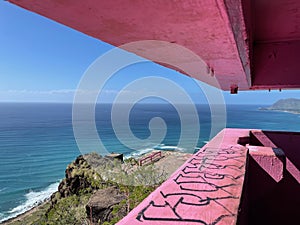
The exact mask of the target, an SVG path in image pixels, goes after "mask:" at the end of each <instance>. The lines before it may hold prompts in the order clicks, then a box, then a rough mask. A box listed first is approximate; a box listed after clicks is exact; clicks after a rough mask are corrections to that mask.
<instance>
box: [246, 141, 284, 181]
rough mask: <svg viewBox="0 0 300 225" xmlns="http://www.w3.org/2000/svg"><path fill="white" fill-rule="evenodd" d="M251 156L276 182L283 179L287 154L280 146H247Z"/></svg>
mask: <svg viewBox="0 0 300 225" xmlns="http://www.w3.org/2000/svg"><path fill="white" fill-rule="evenodd" d="M247 147H248V149H249V154H250V156H251V157H252V158H253V159H254V161H255V162H256V163H257V164H258V165H259V166H260V167H261V168H262V169H263V170H264V171H266V173H268V174H269V175H270V176H271V177H272V178H273V179H274V180H275V181H276V182H279V181H280V180H282V179H283V174H284V170H285V155H284V152H283V151H282V150H281V149H279V148H275V149H274V148H272V147H263V146H247Z"/></svg>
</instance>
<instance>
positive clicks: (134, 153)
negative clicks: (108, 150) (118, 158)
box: [124, 148, 154, 159]
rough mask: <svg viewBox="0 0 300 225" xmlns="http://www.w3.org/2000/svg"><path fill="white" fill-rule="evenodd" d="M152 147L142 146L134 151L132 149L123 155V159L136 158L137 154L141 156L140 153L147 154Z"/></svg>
mask: <svg viewBox="0 0 300 225" xmlns="http://www.w3.org/2000/svg"><path fill="white" fill-rule="evenodd" d="M153 150H154V149H153V148H143V149H139V150H136V151H133V152H131V153H129V154H126V155H125V157H124V158H125V159H128V158H137V157H139V156H142V155H145V154H147V153H148V152H151V151H153Z"/></svg>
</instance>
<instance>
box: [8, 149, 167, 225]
mask: <svg viewBox="0 0 300 225" xmlns="http://www.w3.org/2000/svg"><path fill="white" fill-rule="evenodd" d="M166 178H167V177H166V173H165V172H164V171H161V170H157V169H156V168H155V167H154V165H153V164H150V165H146V166H142V167H140V166H138V165H137V162H136V161H135V160H134V159H129V160H126V161H125V162H124V163H121V162H120V161H118V160H111V159H108V158H105V157H101V156H100V155H98V154H96V153H91V154H87V155H84V156H79V157H77V158H76V160H75V161H74V162H72V163H71V164H69V165H68V167H67V169H66V171H65V178H64V179H63V180H62V181H61V183H60V184H59V187H58V191H57V192H55V193H54V194H53V195H52V196H51V198H50V199H49V201H48V202H45V203H44V204H42V205H41V206H39V207H37V208H36V209H34V210H33V211H32V212H30V213H28V214H25V215H23V216H21V217H19V218H16V219H12V220H11V221H8V222H6V223H4V224H10V225H21V224H26V225H36V224H39V225H59V224H62V225H68V224H72V225H77V224H78V225H85V224H86V225H88V224H104V225H112V224H115V223H117V222H118V221H119V220H120V219H122V218H123V217H124V216H125V215H127V214H128V213H129V212H130V210H132V209H133V208H134V207H136V206H137V205H138V204H139V203H140V202H141V201H142V200H143V199H144V198H146V197H147V196H148V195H149V194H150V193H151V192H152V191H153V190H155V188H156V187H157V186H158V185H160V184H161V183H162V182H163V181H164V180H165V179H166Z"/></svg>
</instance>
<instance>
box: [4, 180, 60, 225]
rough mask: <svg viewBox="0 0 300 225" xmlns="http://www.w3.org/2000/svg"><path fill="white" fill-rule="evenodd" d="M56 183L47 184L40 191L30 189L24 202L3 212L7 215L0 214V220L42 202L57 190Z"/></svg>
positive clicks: (25, 210) (23, 211)
mask: <svg viewBox="0 0 300 225" xmlns="http://www.w3.org/2000/svg"><path fill="white" fill-rule="evenodd" d="M58 185H59V182H57V183H54V184H51V185H49V186H48V187H47V188H45V189H44V190H42V191H38V192H36V191H30V192H29V193H27V194H26V195H25V197H26V200H25V202H24V203H22V204H21V205H19V206H17V207H15V208H13V209H11V210H10V211H8V212H7V213H5V214H6V215H7V216H6V217H4V218H3V214H2V215H0V222H3V221H5V220H8V219H11V218H14V217H16V216H18V215H20V214H22V213H25V212H27V211H28V210H30V209H32V208H33V207H35V206H38V205H39V204H41V203H43V202H44V201H46V200H47V199H49V198H50V196H51V194H53V193H54V192H55V191H57V188H58Z"/></svg>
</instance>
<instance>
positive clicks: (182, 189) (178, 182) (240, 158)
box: [117, 129, 249, 225]
mask: <svg viewBox="0 0 300 225" xmlns="http://www.w3.org/2000/svg"><path fill="white" fill-rule="evenodd" d="M247 135H249V130H242V129H224V130H223V131H222V132H220V133H219V134H218V135H217V136H216V137H215V138H214V139H213V140H212V141H210V142H209V143H208V144H207V145H205V146H204V147H203V148H201V149H200V150H199V152H197V153H196V154H194V155H193V156H192V157H191V158H190V159H189V160H188V161H187V162H185V163H184V164H183V165H182V166H181V167H180V168H179V169H178V170H177V171H176V172H175V173H174V174H173V175H172V176H171V177H170V178H169V179H168V180H167V181H165V182H164V183H163V184H162V185H161V186H160V187H159V188H157V189H156V190H155V191H154V192H152V193H151V194H150V195H149V196H148V197H147V198H146V199H145V200H144V201H143V202H142V203H141V204H140V205H138V206H137V207H136V208H135V209H133V210H132V211H131V212H130V213H129V214H128V215H127V216H126V217H125V218H123V219H122V220H121V221H120V222H119V223H117V224H118V225H123V224H128V225H135V224H155V225H163V224H169V225H174V224H182V225H187V224H195V223H196V224H197V223H198V224H224V225H225V224H226V225H228V224H236V221H237V215H238V210H239V207H240V201H241V194H242V189H243V183H244V176H245V167H246V158H247V148H246V147H244V146H242V145H239V144H237V141H238V139H239V137H241V136H247Z"/></svg>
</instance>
